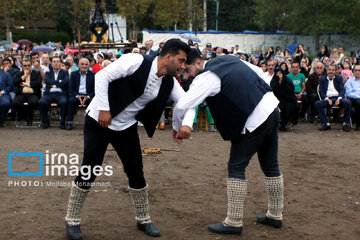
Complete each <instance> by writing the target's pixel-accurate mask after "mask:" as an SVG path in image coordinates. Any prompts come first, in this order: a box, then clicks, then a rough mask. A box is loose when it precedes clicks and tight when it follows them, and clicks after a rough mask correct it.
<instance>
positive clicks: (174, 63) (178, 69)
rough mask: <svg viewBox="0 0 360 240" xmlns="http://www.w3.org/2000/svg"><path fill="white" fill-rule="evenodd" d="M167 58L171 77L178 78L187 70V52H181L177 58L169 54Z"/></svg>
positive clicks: (168, 71) (168, 72)
mask: <svg viewBox="0 0 360 240" xmlns="http://www.w3.org/2000/svg"><path fill="white" fill-rule="evenodd" d="M166 57H167V61H168V62H167V74H169V75H171V76H177V75H179V74H180V73H182V72H183V71H184V69H185V62H186V59H187V58H186V57H187V55H186V52H184V51H183V50H179V54H176V55H175V56H173V55H171V54H170V53H168V55H167V56H166Z"/></svg>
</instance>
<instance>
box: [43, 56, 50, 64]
mask: <svg viewBox="0 0 360 240" xmlns="http://www.w3.org/2000/svg"><path fill="white" fill-rule="evenodd" d="M41 60H42V62H43V64H45V65H47V64H48V63H49V62H50V60H49V55H47V54H43V55H42V56H41Z"/></svg>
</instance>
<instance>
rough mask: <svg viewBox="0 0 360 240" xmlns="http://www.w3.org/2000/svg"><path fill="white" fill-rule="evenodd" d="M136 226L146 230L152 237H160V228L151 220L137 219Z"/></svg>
mask: <svg viewBox="0 0 360 240" xmlns="http://www.w3.org/2000/svg"><path fill="white" fill-rule="evenodd" d="M136 226H137V228H138V229H139V230H141V231H143V232H145V234H147V235H149V236H152V237H159V236H160V230H159V229H158V228H157V227H155V226H154V224H153V223H152V221H151V220H148V221H137V223H136Z"/></svg>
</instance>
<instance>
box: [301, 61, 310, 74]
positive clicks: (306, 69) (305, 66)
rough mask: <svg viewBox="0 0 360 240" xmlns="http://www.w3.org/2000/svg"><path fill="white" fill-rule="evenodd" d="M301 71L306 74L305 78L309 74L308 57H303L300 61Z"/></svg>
mask: <svg viewBox="0 0 360 240" xmlns="http://www.w3.org/2000/svg"><path fill="white" fill-rule="evenodd" d="M300 70H301V71H300V72H301V73H302V74H304V76H305V78H307V77H308V76H309V71H310V68H309V66H308V64H307V61H306V58H302V59H301V61H300Z"/></svg>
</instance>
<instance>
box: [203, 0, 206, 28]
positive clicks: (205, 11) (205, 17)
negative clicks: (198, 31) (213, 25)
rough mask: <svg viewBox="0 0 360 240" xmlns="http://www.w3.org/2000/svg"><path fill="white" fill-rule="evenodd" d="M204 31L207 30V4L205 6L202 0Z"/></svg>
mask: <svg viewBox="0 0 360 240" xmlns="http://www.w3.org/2000/svg"><path fill="white" fill-rule="evenodd" d="M203 31H204V32H207V6H206V0H204V29H203Z"/></svg>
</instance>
